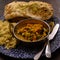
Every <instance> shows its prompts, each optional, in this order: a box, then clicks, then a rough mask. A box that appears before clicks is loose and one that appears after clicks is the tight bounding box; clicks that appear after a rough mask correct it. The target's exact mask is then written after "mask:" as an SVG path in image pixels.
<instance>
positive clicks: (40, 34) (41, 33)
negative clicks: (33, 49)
mask: <svg viewBox="0 0 60 60" xmlns="http://www.w3.org/2000/svg"><path fill="white" fill-rule="evenodd" d="M49 33H50V26H49V24H48V23H46V22H45V21H42V20H37V19H30V18H29V19H25V20H21V21H19V22H18V23H17V24H16V25H15V26H14V29H13V34H14V36H15V37H16V38H17V39H18V40H20V41H22V42H39V41H44V40H45V39H46V38H47V37H48V35H49Z"/></svg>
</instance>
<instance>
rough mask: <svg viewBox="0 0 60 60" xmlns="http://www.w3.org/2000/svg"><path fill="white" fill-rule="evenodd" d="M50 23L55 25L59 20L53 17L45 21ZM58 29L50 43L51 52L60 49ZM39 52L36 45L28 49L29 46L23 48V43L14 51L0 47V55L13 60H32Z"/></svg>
mask: <svg viewBox="0 0 60 60" xmlns="http://www.w3.org/2000/svg"><path fill="white" fill-rule="evenodd" d="M0 19H4V18H3V17H0ZM50 21H54V22H55V24H56V23H59V22H60V20H59V19H58V18H57V17H53V18H51V19H50V20H48V21H47V23H49V22H50ZM59 38H60V27H59V30H58V32H57V34H56V36H55V37H54V39H53V40H52V41H51V52H52V53H53V52H55V51H56V50H57V49H58V48H60V39H59ZM39 51H40V45H39V44H38V45H37V46H36V47H29V46H25V44H24V43H20V46H18V47H17V48H14V49H9V50H7V49H5V48H4V47H3V46H0V53H2V54H4V55H7V56H10V57H13V58H22V59H23V58H24V59H26V58H29V59H33V57H34V56H35V54H36V53H38V52H39ZM43 55H44V53H43V54H42V56H43Z"/></svg>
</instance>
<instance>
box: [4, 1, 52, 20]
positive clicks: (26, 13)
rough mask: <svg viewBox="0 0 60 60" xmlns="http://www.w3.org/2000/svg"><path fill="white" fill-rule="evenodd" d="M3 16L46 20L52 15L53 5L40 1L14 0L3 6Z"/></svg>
mask: <svg viewBox="0 0 60 60" xmlns="http://www.w3.org/2000/svg"><path fill="white" fill-rule="evenodd" d="M4 16H5V19H7V20H9V19H12V18H15V17H31V18H36V19H41V20H48V19H50V18H51V17H52V16H53V7H52V5H51V4H49V3H46V2H41V1H30V2H23V1H17V2H15V1H14V2H11V3H9V4H7V5H6V6H5V10H4Z"/></svg>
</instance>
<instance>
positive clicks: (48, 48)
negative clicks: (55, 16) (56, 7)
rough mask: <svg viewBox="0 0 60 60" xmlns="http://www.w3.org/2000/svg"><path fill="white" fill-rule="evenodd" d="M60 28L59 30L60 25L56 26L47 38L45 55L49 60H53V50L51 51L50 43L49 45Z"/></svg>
mask: <svg viewBox="0 0 60 60" xmlns="http://www.w3.org/2000/svg"><path fill="white" fill-rule="evenodd" d="M58 28H59V24H56V25H55V27H54V28H53V31H52V33H51V34H50V35H49V36H48V37H47V39H48V44H47V46H46V50H45V55H46V57H47V58H51V50H50V43H49V41H50V40H52V39H53V38H54V36H55V35H56V33H57V31H58Z"/></svg>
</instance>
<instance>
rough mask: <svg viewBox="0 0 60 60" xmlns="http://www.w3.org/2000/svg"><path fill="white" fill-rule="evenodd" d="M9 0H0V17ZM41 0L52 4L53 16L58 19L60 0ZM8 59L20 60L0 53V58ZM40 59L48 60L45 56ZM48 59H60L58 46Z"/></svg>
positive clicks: (59, 17) (1, 59) (2, 59)
mask: <svg viewBox="0 0 60 60" xmlns="http://www.w3.org/2000/svg"><path fill="white" fill-rule="evenodd" d="M11 1H13V0H0V17H1V16H3V12H4V6H5V4H7V3H9V2H11ZM25 1H26V0H25ZM27 1H28V0H27ZM42 1H46V2H49V3H51V4H52V5H53V8H54V16H56V17H58V19H60V0H42ZM8 59H11V60H20V59H14V58H11V57H8V56H5V55H3V54H1V53H0V60H8ZM40 59H41V60H42V59H43V60H48V59H47V58H46V57H41V58H40ZM49 60H60V48H59V49H58V50H56V51H55V52H54V53H53V54H52V58H51V59H49Z"/></svg>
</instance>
